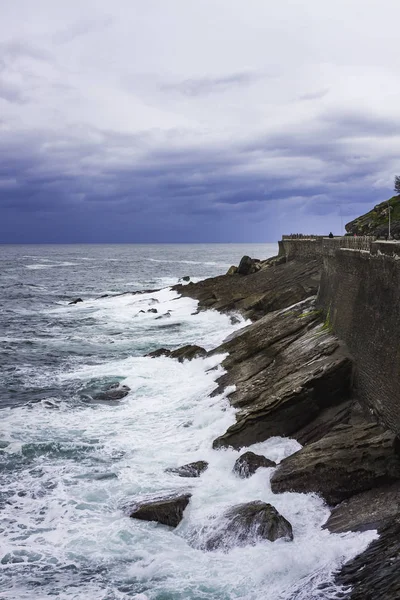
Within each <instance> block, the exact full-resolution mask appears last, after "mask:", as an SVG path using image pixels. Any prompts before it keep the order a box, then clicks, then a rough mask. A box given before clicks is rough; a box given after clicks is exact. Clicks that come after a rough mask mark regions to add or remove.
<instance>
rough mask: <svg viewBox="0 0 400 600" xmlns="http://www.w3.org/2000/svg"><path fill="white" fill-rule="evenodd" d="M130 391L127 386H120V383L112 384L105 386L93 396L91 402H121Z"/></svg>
mask: <svg viewBox="0 0 400 600" xmlns="http://www.w3.org/2000/svg"><path fill="white" fill-rule="evenodd" d="M130 391H131V388H130V387H128V386H127V385H121V384H120V383H112V384H110V385H109V386H107V387H106V388H105V389H104V390H103V391H101V392H97V393H94V394H93V396H92V397H93V400H106V401H109V400H121V399H122V398H125V396H127V395H128V394H129V392H130Z"/></svg>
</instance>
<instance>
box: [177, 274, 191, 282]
mask: <svg viewBox="0 0 400 600" xmlns="http://www.w3.org/2000/svg"><path fill="white" fill-rule="evenodd" d="M179 281H186V282H187V281H190V276H189V275H185V276H184V277H181V278H180V280H179Z"/></svg>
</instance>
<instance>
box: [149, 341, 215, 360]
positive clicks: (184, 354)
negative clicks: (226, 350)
mask: <svg viewBox="0 0 400 600" xmlns="http://www.w3.org/2000/svg"><path fill="white" fill-rule="evenodd" d="M146 356H148V357H150V358H158V357H159V356H168V357H169V358H176V359H178V361H179V362H183V361H184V360H192V359H193V358H201V357H204V356H207V351H206V350H204V348H202V347H201V346H196V345H192V344H188V345H186V346H182V347H181V348H177V349H176V350H168V349H167V348H159V349H158V350H154V352H149V354H146Z"/></svg>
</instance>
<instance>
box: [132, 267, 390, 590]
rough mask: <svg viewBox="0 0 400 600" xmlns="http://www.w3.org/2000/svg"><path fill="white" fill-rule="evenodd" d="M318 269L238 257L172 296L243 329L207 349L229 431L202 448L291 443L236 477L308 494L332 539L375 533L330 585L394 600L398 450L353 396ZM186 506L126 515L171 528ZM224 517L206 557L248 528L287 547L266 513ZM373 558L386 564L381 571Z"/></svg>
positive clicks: (279, 526) (191, 351)
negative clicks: (230, 418) (319, 501)
mask: <svg viewBox="0 0 400 600" xmlns="http://www.w3.org/2000/svg"><path fill="white" fill-rule="evenodd" d="M321 270H322V259H321V258H320V257H312V258H297V259H293V260H290V261H288V260H285V257H282V256H280V257H275V258H273V259H268V260H266V261H263V262H262V261H253V260H251V259H249V257H244V259H242V262H241V264H240V265H239V268H236V267H231V269H230V270H229V271H228V273H227V274H226V275H223V276H220V277H215V278H212V279H207V280H204V281H200V282H199V283H196V284H194V283H189V284H188V285H178V286H176V287H175V288H174V289H175V290H176V291H177V292H178V293H179V294H180V295H184V296H190V297H191V298H194V299H197V300H198V302H199V310H206V309H215V310H218V311H222V312H227V313H231V314H233V315H234V313H240V314H242V315H243V316H245V317H246V318H248V319H250V320H251V321H252V324H251V325H248V326H247V327H244V328H242V329H240V330H238V331H237V332H236V333H235V334H234V335H232V336H231V337H230V338H229V339H227V340H226V341H225V342H224V343H223V344H222V345H221V346H219V347H217V348H215V349H214V350H213V351H212V352H211V353H210V354H216V353H217V354H221V353H224V354H226V353H227V356H226V358H225V360H224V361H223V363H222V366H223V367H224V370H225V374H224V375H223V376H222V377H220V379H219V380H217V388H216V390H215V392H214V393H220V392H222V391H223V390H225V389H226V388H227V387H228V386H233V387H232V389H234V391H233V392H232V393H231V394H230V395H229V396H228V398H229V401H230V403H231V404H232V406H234V407H235V408H236V409H237V413H236V423H235V424H234V425H232V426H231V427H229V429H228V430H227V431H226V432H225V433H224V434H223V435H222V436H220V437H218V438H217V439H215V440H214V444H213V447H214V448H216V449H218V448H222V447H233V448H235V449H240V448H244V449H245V447H247V446H250V445H251V444H254V443H257V442H262V441H265V440H267V439H268V438H269V437H272V436H287V437H293V438H295V439H296V440H297V441H299V442H300V443H301V444H302V446H303V447H302V449H301V450H299V451H298V452H296V453H295V454H293V455H291V456H289V457H288V458H286V459H284V460H283V461H282V462H281V463H280V464H279V465H278V466H277V467H276V468H275V465H274V464H273V463H272V464H270V463H268V459H266V458H265V457H257V455H253V456H246V455H252V454H253V453H249V452H247V453H245V454H243V455H242V456H241V457H240V459H239V464H238V465H237V466H235V468H236V469H237V471H236V472H237V474H238V476H243V477H248V476H251V475H252V473H254V472H255V470H256V469H257V468H258V467H259V466H264V467H271V468H275V470H274V472H273V475H272V478H271V488H272V491H273V492H274V493H277V494H278V493H282V492H288V491H294V492H304V493H309V492H314V493H317V494H319V495H320V496H321V497H322V498H323V499H324V500H325V501H326V502H327V504H329V506H330V507H331V508H332V513H331V516H330V518H329V519H328V521H327V523H326V524H325V526H324V527H325V528H327V529H329V530H330V531H331V532H341V533H342V532H345V531H364V530H366V529H378V531H379V532H380V533H381V534H382V535H381V537H380V538H379V539H378V540H377V541H375V542H373V543H372V544H371V546H370V547H369V548H368V549H367V551H366V552H364V553H363V554H361V555H360V556H358V557H357V558H356V559H354V560H353V561H351V562H350V563H348V564H347V565H345V566H344V567H343V569H342V570H341V572H340V573H338V574H337V576H336V579H337V583H338V584H340V585H342V586H344V587H343V589H344V590H345V592H344V594H345V596H344V597H346V598H349V599H351V600H358V599H361V598H363V599H364V600H369V599H371V600H372V599H376V598H380V599H387V600H394V599H395V598H399V594H398V590H399V589H400V588H399V586H400V577H399V576H398V575H397V567H398V565H399V561H400V544H399V542H398V533H399V531H398V530H399V523H398V520H397V519H398V514H399V506H400V453H399V443H398V440H397V437H396V436H395V434H394V433H392V432H391V431H389V430H388V429H386V428H384V427H383V426H382V424H380V423H378V422H377V420H376V418H375V417H374V415H373V414H372V413H371V411H370V410H369V409H368V408H367V407H366V406H365V404H364V403H363V401H362V398H358V397H357V396H356V391H355V389H354V386H353V373H354V369H355V368H356V365H355V364H354V360H353V358H352V356H351V354H350V353H349V351H348V349H347V347H346V345H345V344H344V343H343V342H342V341H341V340H340V339H339V338H338V337H336V336H335V335H334V333H333V331H332V328H331V326H330V323H329V319H327V318H326V317H325V318H324V315H323V313H322V311H321V310H320V309H319V308H318V306H317V303H316V295H317V293H318V286H319V281H320V276H321ZM233 318H234V317H233ZM160 354H164V355H169V356H170V357H171V358H176V359H178V360H180V361H182V360H191V359H193V358H195V357H196V356H203V355H204V354H205V351H204V350H203V349H202V348H199V347H198V346H188V347H184V348H181V349H178V350H176V351H174V352H169V351H165V350H163V349H161V350H160V351H159V352H156V353H153V355H154V356H158V355H160ZM200 462H201V461H200ZM206 468H207V464H202V465H200V467H199V469H197V467H196V464H192V465H183V466H182V467H181V468H179V469H176V470H175V471H176V474H177V475H178V476H183V477H198V476H200V475H201V473H202V471H203V470H205V469H206ZM189 501H190V493H189V492H188V493H186V494H184V495H183V496H179V497H176V498H173V497H172V498H171V497H166V498H161V499H153V500H150V501H149V502H148V503H147V504H146V503H145V504H144V505H141V506H139V507H136V508H135V510H134V511H133V512H131V514H130V516H132V517H134V518H147V519H149V520H157V521H159V522H162V523H166V524H170V525H174V526H176V525H177V524H178V523H179V522H180V520H181V518H182V514H183V509H184V508H185V506H186V505H187V504H188V503H189ZM250 504H251V503H250ZM253 504H257V503H253ZM260 504H262V503H260ZM230 512H231V513H232V514H230V515H227V516H226V518H227V525H226V529H227V530H226V532H225V534H224V532H221V534H220V538H219V539H215V540H214V539H211V538H210V540H209V542H208V543H207V548H206V549H207V550H212V549H216V548H221V547H225V546H226V543H227V541H226V540H228V539H229V540H232V539H235V540H236V542H235V543H237V544H244V543H249V531H253V533H254V531H257V536H259V537H261V538H267V539H270V540H274V539H277V538H278V537H284V538H286V539H287V540H290V539H293V534H292V532H291V526H290V523H288V522H287V521H286V519H284V517H282V515H279V513H278V512H277V511H276V510H275V508H274V507H273V506H271V505H265V506H264V505H263V506H258V505H257V506H255V505H254V506H253V505H251V506H247V505H246V506H237V507H234V509H233V510H232V511H230ZM228 533H229V535H228ZM224 540H225V541H224ZM224 544H225V546H224ZM389 555H390V556H389ZM382 556H387V561H386V563H385V565H384V570H383V571H381V569H383V566H382V565H381V560H382V558H381V557H382ZM381 573H382V576H381ZM321 597H323V596H321Z"/></svg>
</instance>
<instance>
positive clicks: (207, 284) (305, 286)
mask: <svg viewBox="0 0 400 600" xmlns="http://www.w3.org/2000/svg"><path fill="white" fill-rule="evenodd" d="M255 264H258V265H259V266H260V267H262V268H260V270H258V271H257V272H255V273H253V274H252V276H251V277H234V276H229V277H227V276H226V275H220V276H218V277H212V278H210V279H204V280H202V281H199V282H198V283H194V284H190V285H180V284H178V285H176V286H174V287H173V289H174V290H175V291H176V292H178V293H179V294H181V296H189V297H190V298H195V299H196V300H198V301H199V309H200V310H204V309H209V308H212V309H215V310H219V311H222V312H229V311H236V312H240V313H241V314H242V315H243V316H244V317H246V318H250V319H252V320H253V321H256V320H257V319H260V318H261V317H263V316H264V315H265V314H267V313H268V312H272V311H275V310H280V309H282V308H286V307H288V306H291V305H292V304H295V303H296V302H300V301H301V300H304V299H305V298H307V297H309V296H312V295H314V294H316V293H317V291H318V285H319V280H320V275H321V265H322V257H316V258H314V259H307V260H306V259H304V260H291V261H289V262H286V260H285V257H283V259H279V260H277V259H268V260H267V261H264V262H263V263H255ZM268 266H269V268H267V267H268Z"/></svg>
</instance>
